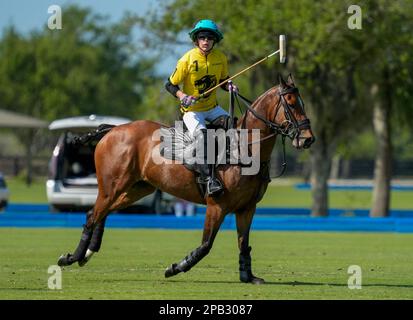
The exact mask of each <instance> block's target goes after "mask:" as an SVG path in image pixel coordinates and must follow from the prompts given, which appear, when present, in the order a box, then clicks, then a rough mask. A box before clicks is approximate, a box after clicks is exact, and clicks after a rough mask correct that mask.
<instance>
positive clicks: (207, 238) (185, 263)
mask: <svg viewBox="0 0 413 320" xmlns="http://www.w3.org/2000/svg"><path fill="white" fill-rule="evenodd" d="M224 216H225V214H224V213H223V212H222V209H221V208H220V207H219V206H217V205H215V206H208V207H207V212H206V216H205V224H204V233H203V236H202V244H201V245H200V246H199V247H198V248H196V249H195V250H194V251H192V252H191V253H190V254H188V255H187V256H186V257H185V258H184V259H183V260H182V261H181V262H179V263H173V264H172V265H170V266H169V267H168V268H167V269H166V271H165V277H166V278H169V277H172V276H174V275H176V274H178V273H180V272H187V271H189V270H190V269H191V268H192V267H193V266H194V265H196V264H197V263H198V262H199V261H200V260H201V259H202V258H204V257H205V256H206V255H207V254H208V253H209V251H210V250H211V248H212V244H213V243H214V239H215V236H216V235H217V232H218V230H219V227H220V226H221V223H222V221H223V220H224Z"/></svg>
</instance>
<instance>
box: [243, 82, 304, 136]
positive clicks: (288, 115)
mask: <svg viewBox="0 0 413 320" xmlns="http://www.w3.org/2000/svg"><path fill="white" fill-rule="evenodd" d="M290 93H296V94H297V97H298V99H299V101H300V104H301V108H302V109H303V110H304V102H303V100H302V99H301V96H300V93H299V91H298V88H297V87H290V88H284V89H283V90H279V92H278V93H277V95H278V96H279V97H280V98H279V99H278V103H277V105H276V106H275V108H276V111H275V115H274V118H273V119H272V121H270V120H267V119H266V118H264V117H263V116H261V115H260V114H258V113H257V111H256V110H254V109H253V108H252V107H251V105H252V104H253V102H252V101H250V100H248V99H247V98H245V97H243V96H242V95H240V94H239V93H236V95H235V97H236V98H237V97H239V98H241V101H242V102H243V103H244V105H245V106H246V108H247V112H248V111H250V112H251V113H252V114H253V115H254V117H256V118H257V119H259V120H261V121H262V122H264V123H265V124H266V125H267V127H269V128H270V129H271V130H272V131H274V132H273V133H272V134H271V137H272V136H274V135H276V134H280V135H282V136H283V137H284V138H285V137H288V138H290V139H291V140H292V139H294V138H297V139H298V138H299V133H300V130H306V129H310V128H311V126H310V119H308V118H306V119H304V120H300V121H298V120H297V119H296V117H295V116H294V114H293V112H292V109H294V108H296V106H295V105H291V104H289V103H288V102H287V100H286V99H285V95H287V94H290ZM237 101H238V100H237ZM281 104H282V105H283V109H284V116H285V119H286V120H284V121H283V122H282V123H281V124H279V123H276V122H275V118H276V117H277V114H278V111H279V109H280V106H281ZM268 138H269V136H267V137H265V138H263V139H262V140H264V139H265V140H266V139H268ZM262 140H261V141H262Z"/></svg>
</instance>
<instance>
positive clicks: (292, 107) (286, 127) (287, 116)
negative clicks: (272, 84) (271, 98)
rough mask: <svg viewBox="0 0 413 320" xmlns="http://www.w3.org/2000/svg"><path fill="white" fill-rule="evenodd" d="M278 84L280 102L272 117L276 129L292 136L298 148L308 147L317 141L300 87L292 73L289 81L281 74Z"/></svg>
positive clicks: (293, 142) (294, 144)
mask: <svg viewBox="0 0 413 320" xmlns="http://www.w3.org/2000/svg"><path fill="white" fill-rule="evenodd" d="M279 78H280V84H279V86H278V90H277V95H278V98H279V99H278V104H277V107H276V108H275V110H274V113H273V115H272V116H271V119H274V120H275V121H274V120H273V121H272V122H273V123H275V124H277V127H276V130H277V131H278V132H279V133H281V134H282V135H284V136H287V137H289V138H291V140H292V144H293V146H294V147H296V148H297V149H301V148H304V149H307V148H309V147H310V146H311V145H312V144H313V143H314V141H315V137H314V134H313V132H312V130H311V125H310V120H309V119H308V118H307V116H306V114H305V109H304V101H303V100H302V99H301V96H300V93H299V91H298V88H297V87H296V86H295V84H294V81H293V78H292V76H291V74H290V75H289V76H288V79H287V82H286V81H285V80H284V79H283V78H282V76H281V75H280V77H279Z"/></svg>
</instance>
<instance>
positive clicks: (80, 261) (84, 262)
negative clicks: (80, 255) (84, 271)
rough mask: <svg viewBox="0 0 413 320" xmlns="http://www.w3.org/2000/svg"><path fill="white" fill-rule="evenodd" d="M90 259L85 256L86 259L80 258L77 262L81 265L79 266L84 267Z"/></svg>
mask: <svg viewBox="0 0 413 320" xmlns="http://www.w3.org/2000/svg"><path fill="white" fill-rule="evenodd" d="M88 261H89V259H87V258H84V259H82V260H79V261H78V262H77V264H78V265H79V267H83V266H84V265H85V264H86V263H87V262H88Z"/></svg>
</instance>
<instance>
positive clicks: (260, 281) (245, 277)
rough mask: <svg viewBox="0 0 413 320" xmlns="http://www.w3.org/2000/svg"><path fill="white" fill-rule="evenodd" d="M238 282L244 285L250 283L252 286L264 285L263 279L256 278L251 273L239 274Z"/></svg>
mask: <svg viewBox="0 0 413 320" xmlns="http://www.w3.org/2000/svg"><path fill="white" fill-rule="evenodd" d="M240 280H241V282H244V283H252V284H264V283H265V281H264V279H261V278H258V277H256V276H254V275H253V274H251V273H249V274H248V273H244V272H242V273H241V274H240Z"/></svg>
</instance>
